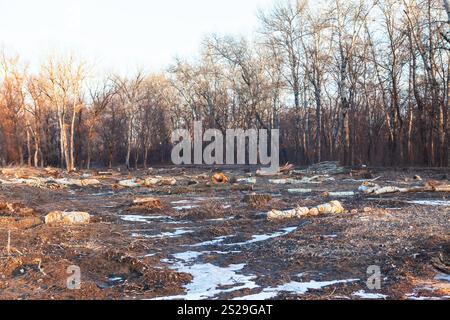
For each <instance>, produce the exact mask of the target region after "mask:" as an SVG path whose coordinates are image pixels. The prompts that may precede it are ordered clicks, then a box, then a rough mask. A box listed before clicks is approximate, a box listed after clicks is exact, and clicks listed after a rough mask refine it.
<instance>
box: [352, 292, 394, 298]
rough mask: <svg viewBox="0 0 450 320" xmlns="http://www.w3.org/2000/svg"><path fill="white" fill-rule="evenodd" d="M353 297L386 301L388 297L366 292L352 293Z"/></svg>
mask: <svg viewBox="0 0 450 320" xmlns="http://www.w3.org/2000/svg"><path fill="white" fill-rule="evenodd" d="M352 296H355V297H359V298H363V299H386V298H387V295H384V294H381V293H367V292H365V291H364V290H359V291H356V292H353V293H352Z"/></svg>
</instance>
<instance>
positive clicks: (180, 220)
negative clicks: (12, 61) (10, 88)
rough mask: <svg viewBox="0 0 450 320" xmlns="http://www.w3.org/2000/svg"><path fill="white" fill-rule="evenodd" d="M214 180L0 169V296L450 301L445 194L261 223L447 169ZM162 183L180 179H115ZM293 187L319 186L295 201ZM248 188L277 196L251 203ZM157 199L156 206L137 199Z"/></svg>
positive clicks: (395, 197) (352, 201)
mask: <svg viewBox="0 0 450 320" xmlns="http://www.w3.org/2000/svg"><path fill="white" fill-rule="evenodd" d="M214 172H215V171H214V170H211V169H196V168H184V169H183V168H173V167H167V168H154V169H151V170H138V171H133V172H130V173H129V172H126V173H123V170H122V172H119V171H118V170H111V171H110V172H109V173H107V174H105V173H102V174H99V173H98V172H96V171H84V172H79V173H73V174H67V173H64V172H62V171H60V170H56V169H47V170H44V169H41V170H36V169H31V168H3V169H2V171H1V173H0V299H449V298H450V282H449V277H450V276H449V270H450V267H449V256H450V237H449V236H450V234H449V230H450V228H449V226H450V223H449V218H450V199H449V193H448V192H415V193H394V194H386V195H381V196H374V195H364V194H360V193H358V194H356V195H355V196H351V197H348V196H343V197H341V198H337V200H339V201H340V202H341V203H342V205H343V207H344V208H345V213H343V214H326V215H320V216H315V217H303V218H295V219H286V220H280V221H268V220H267V218H266V213H267V212H268V211H270V210H271V209H292V208H295V207H296V206H298V205H301V206H307V207H312V206H316V205H319V204H322V203H326V202H328V201H330V200H332V199H330V198H327V197H325V196H324V194H323V193H324V192H325V191H355V190H358V187H359V186H361V184H362V183H363V182H364V181H366V180H368V179H369V180H373V179H376V178H378V179H376V183H377V184H379V185H380V186H399V187H404V186H420V185H423V184H424V183H425V182H426V181H429V180H434V181H437V182H439V181H441V182H445V183H448V179H449V178H450V172H449V170H448V169H447V170H444V169H442V170H437V169H435V170H431V169H422V170H420V169H405V170H397V171H392V170H384V169H362V170H354V171H353V172H350V173H340V174H335V175H330V177H331V179H324V180H323V181H322V180H320V181H316V183H312V184H302V185H295V186H293V185H288V184H275V183H273V182H271V181H269V180H270V179H280V178H286V177H290V178H301V177H302V176H308V174H305V175H301V174H297V175H296V174H294V173H288V174H284V175H283V176H280V177H276V178H273V177H256V183H254V184H253V183H251V182H250V183H245V181H241V182H236V179H239V178H248V177H249V176H255V172H254V171H252V170H248V169H245V168H241V169H233V170H231V169H226V170H223V171H222V172H224V174H225V175H226V176H227V177H228V178H229V181H228V182H227V183H224V184H221V183H219V184H213V183H211V176H212V175H213V174H214ZM417 175H418V176H420V177H415V176H417ZM155 176H162V177H171V178H175V180H176V183H175V185H160V184H158V185H152V186H131V187H123V186H120V185H119V184H118V182H119V181H121V180H125V179H132V178H140V179H145V178H151V177H155ZM30 177H47V178H48V177H54V178H64V177H65V178H69V177H70V178H75V179H80V177H81V178H87V177H88V178H89V179H97V180H98V181H99V182H100V184H99V185H89V186H74V185H72V186H60V185H58V184H45V185H30V184H29V183H26V182H24V181H21V180H18V179H21V178H25V179H28V178H30ZM137 181H138V182H139V181H140V180H137ZM253 182H254V181H253ZM163 184H172V183H163ZM292 188H309V189H312V192H310V193H302V194H290V193H288V191H287V190H288V189H292ZM252 193H256V194H265V195H268V197H266V198H264V199H263V200H262V201H257V202H256V203H248V202H246V201H244V198H245V196H246V195H248V194H252ZM149 196H151V197H155V198H157V199H159V202H158V203H152V204H147V205H145V204H144V205H135V204H133V200H135V199H139V198H142V197H149ZM269 196H270V197H269ZM2 206H3V207H2ZM53 210H61V211H85V212H89V213H90V215H91V221H90V223H89V224H85V225H59V224H53V225H50V224H45V223H44V217H45V215H47V214H48V213H49V212H50V211H53ZM8 233H9V241H8ZM8 242H9V246H8ZM73 265H75V266H78V267H79V268H80V271H81V288H80V289H79V290H71V289H68V288H67V279H68V277H69V276H70V274H68V267H69V266H73ZM370 266H378V267H379V268H380V270H381V279H380V280H381V282H380V285H381V289H380V290H377V289H370V288H368V286H367V283H366V282H367V280H368V279H369V277H370V276H371V274H368V273H367V271H368V268H369V267H370ZM371 279H372V278H371ZM371 283H374V282H371Z"/></svg>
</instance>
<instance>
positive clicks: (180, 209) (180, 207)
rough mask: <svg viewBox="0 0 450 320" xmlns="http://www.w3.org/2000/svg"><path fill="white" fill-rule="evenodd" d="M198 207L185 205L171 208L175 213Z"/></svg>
mask: <svg viewBox="0 0 450 320" xmlns="http://www.w3.org/2000/svg"><path fill="white" fill-rule="evenodd" d="M198 207H199V206H197V205H186V206H177V207H173V208H174V209H175V210H177V211H183V210H191V209H195V208H198Z"/></svg>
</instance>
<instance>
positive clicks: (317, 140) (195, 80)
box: [0, 0, 450, 170]
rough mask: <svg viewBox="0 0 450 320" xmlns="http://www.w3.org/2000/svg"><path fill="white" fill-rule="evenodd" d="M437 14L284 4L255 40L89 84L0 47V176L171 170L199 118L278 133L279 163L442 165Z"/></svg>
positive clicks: (208, 45)
mask: <svg viewBox="0 0 450 320" xmlns="http://www.w3.org/2000/svg"><path fill="white" fill-rule="evenodd" d="M445 3H446V2H445V1H442V0H381V1H376V0H327V1H324V2H322V4H320V5H317V4H314V2H313V1H311V2H310V3H308V1H296V2H295V1H287V0H286V1H281V2H278V3H277V4H274V5H273V7H272V8H270V9H266V10H263V11H259V12H258V19H259V26H258V28H257V30H255V33H254V35H253V36H252V38H251V39H248V38H243V37H241V36H237V35H217V34H213V35H210V36H208V37H206V38H205V40H204V41H203V42H202V43H201V44H200V49H199V52H198V54H197V56H196V57H195V58H194V57H191V58H189V59H177V60H175V61H173V63H172V64H171V65H170V66H168V67H167V68H166V70H165V72H163V73H157V74H156V73H147V72H145V71H143V70H144V69H145V68H144V69H143V70H142V71H137V72H135V73H133V74H132V75H131V74H130V75H128V76H123V75H118V74H107V75H105V76H104V77H103V78H102V79H99V78H98V77H93V76H92V73H93V72H92V70H93V68H95V66H92V65H91V64H90V63H89V62H86V61H84V60H83V59H82V58H81V57H76V56H51V57H48V58H47V59H46V61H45V62H44V63H42V65H41V66H40V68H39V71H38V72H30V71H29V69H30V68H28V67H27V64H26V61H22V60H21V59H20V56H19V55H16V54H10V53H7V52H9V51H8V49H9V48H5V49H4V50H3V51H2V52H0V165H8V164H28V165H31V166H47V165H53V166H61V167H64V168H66V169H68V170H74V169H76V168H89V167H92V166H110V167H112V166H116V165H127V166H128V167H135V166H136V167H146V166H148V165H150V164H154V163H170V151H171V148H172V144H171V132H172V131H173V130H174V129H177V128H189V127H191V126H192V125H193V122H194V121H196V120H202V121H203V127H204V128H216V129H219V130H221V131H223V132H225V130H226V129H227V128H243V129H248V128H257V129H260V128H264V129H269V130H270V129H279V130H280V159H281V161H284V162H287V161H289V162H292V163H296V164H311V163H315V162H321V161H325V160H340V161H341V162H342V163H343V164H346V165H359V164H367V165H374V166H375V165H376V166H433V167H438V166H448V165H449V150H450V148H449V134H450V126H449V115H450V107H449V104H450V101H449V98H450V40H449V38H450V24H449V21H450V16H449V15H448V14H447V10H446V6H445ZM255 10H256V8H255ZM148 32H149V33H151V32H152V30H148ZM447 35H448V36H447ZM142 41H145V40H144V39H143V40H142ZM149 41H150V40H149ZM149 67H151V66H149Z"/></svg>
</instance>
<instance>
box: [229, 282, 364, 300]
mask: <svg viewBox="0 0 450 320" xmlns="http://www.w3.org/2000/svg"><path fill="white" fill-rule="evenodd" d="M355 281H359V279H348V280H335V281H309V282H297V281H292V282H289V283H285V284H282V285H279V286H277V287H268V288H264V289H263V290H262V291H261V292H260V293H256V294H251V295H247V296H243V297H237V298H234V299H233V300H266V299H272V298H275V297H276V296H278V295H279V294H280V293H282V292H288V293H293V294H305V293H306V292H308V290H310V289H316V290H317V289H322V288H323V287H328V286H331V285H335V284H339V283H348V282H355Z"/></svg>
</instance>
